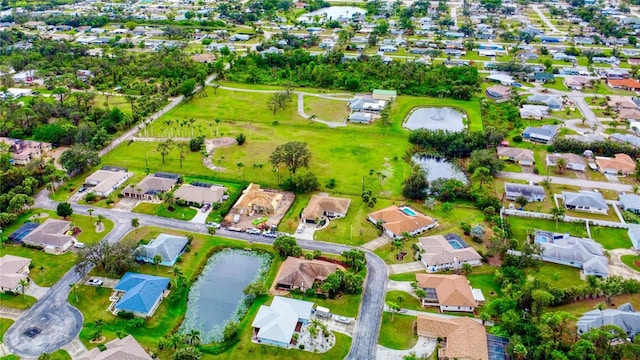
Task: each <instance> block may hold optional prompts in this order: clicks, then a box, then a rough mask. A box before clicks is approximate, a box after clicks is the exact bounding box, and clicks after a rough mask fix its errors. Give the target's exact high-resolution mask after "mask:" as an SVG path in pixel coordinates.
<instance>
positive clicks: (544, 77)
mask: <svg viewBox="0 0 640 360" xmlns="http://www.w3.org/2000/svg"><path fill="white" fill-rule="evenodd" d="M555 80H556V78H555V76H554V75H553V74H551V73H547V72H542V71H538V72H535V73H534V74H533V81H534V82H537V83H543V84H544V83H547V82H554V81H555Z"/></svg>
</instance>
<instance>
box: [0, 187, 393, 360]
mask: <svg viewBox="0 0 640 360" xmlns="http://www.w3.org/2000/svg"><path fill="white" fill-rule="evenodd" d="M35 206H37V207H42V208H48V209H54V208H55V206H56V203H55V202H54V201H52V200H50V199H49V198H48V196H47V191H46V190H45V191H42V192H41V193H39V194H38V195H37V196H36V205H35ZM73 208H74V211H75V212H76V213H80V214H88V212H87V210H88V209H89V208H92V209H93V210H94V212H93V216H98V215H103V216H105V217H106V218H109V219H111V220H113V221H115V223H116V224H115V226H114V230H112V231H111V232H110V233H109V234H108V235H107V236H106V237H105V241H109V242H110V243H113V242H116V241H119V240H120V239H121V238H122V237H123V236H124V235H126V233H127V232H129V231H130V230H132V227H131V219H133V218H138V219H139V221H140V225H141V226H149V225H150V226H159V227H166V228H171V229H177V230H183V231H190V232H198V233H204V234H206V233H207V227H206V225H204V224H194V223H190V222H187V221H180V220H174V219H167V218H160V217H156V216H151V215H146V214H133V213H130V212H118V211H114V210H111V209H103V208H93V207H89V206H85V205H77V204H74V205H73ZM217 235H218V236H222V237H227V238H232V239H236V240H244V241H248V242H257V243H264V244H271V243H273V239H270V238H266V237H263V236H259V235H249V234H246V233H237V232H231V231H228V230H225V229H219V230H218V232H217ZM298 244H299V245H300V246H302V247H303V248H304V249H308V250H316V249H317V250H320V251H322V252H327V253H332V254H340V253H342V252H343V251H345V250H347V249H350V247H348V246H344V245H339V244H332V243H324V242H318V241H310V240H299V241H298ZM366 257H367V278H366V279H365V287H364V293H363V296H362V299H363V300H362V303H361V306H360V311H359V312H358V318H357V320H358V321H357V326H356V329H355V331H354V336H353V341H352V345H351V350H350V352H349V355H348V357H347V358H348V359H354V360H356V359H357V360H359V359H374V358H375V356H376V347H377V343H378V333H379V331H380V321H381V319H382V311H383V307H384V297H385V286H386V279H387V267H386V265H385V263H384V262H383V261H382V260H381V259H380V258H379V257H377V256H376V255H374V254H373V253H371V252H369V251H367V252H366ZM79 280H80V276H79V275H78V274H77V273H76V272H75V267H74V268H72V269H71V270H70V271H69V272H68V273H67V274H65V276H64V277H63V278H62V279H61V280H60V281H59V282H58V283H57V284H56V285H55V286H54V287H53V288H52V289H51V290H50V291H49V292H48V293H47V294H46V295H45V296H44V297H43V298H42V299H41V300H40V301H39V302H38V303H37V304H36V305H35V306H34V307H32V308H31V309H29V310H27V311H26V312H25V313H24V315H23V317H22V318H21V321H20V322H17V323H15V324H14V325H13V326H12V327H11V328H10V329H9V331H8V332H7V333H6V335H5V343H6V344H7V346H8V347H9V349H10V350H11V351H12V352H14V353H15V354H17V355H21V356H38V355H39V354H41V353H43V352H53V351H55V350H57V349H59V348H61V347H62V346H64V345H65V344H68V343H69V342H71V341H72V340H73V339H74V338H75V337H76V336H77V335H78V333H79V332H80V330H81V329H82V324H83V319H82V314H81V313H80V312H79V311H78V310H77V309H76V308H74V307H72V306H71V305H69V304H68V303H67V298H68V295H69V284H71V283H75V282H78V281H79ZM31 327H38V328H39V329H41V330H42V332H41V333H40V334H39V335H36V336H35V337H34V338H29V337H27V336H25V335H23V332H24V331H26V330H27V329H29V328H31Z"/></svg>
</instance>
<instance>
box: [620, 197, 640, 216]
mask: <svg viewBox="0 0 640 360" xmlns="http://www.w3.org/2000/svg"><path fill="white" fill-rule="evenodd" d="M618 200H619V201H620V208H622V210H625V211H630V212H632V213H636V214H639V215H640V195H637V194H622V195H619V196H618Z"/></svg>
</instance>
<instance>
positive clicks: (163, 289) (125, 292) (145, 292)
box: [107, 272, 171, 318]
mask: <svg viewBox="0 0 640 360" xmlns="http://www.w3.org/2000/svg"><path fill="white" fill-rule="evenodd" d="M170 285H171V281H170V280H169V279H168V278H165V277H160V276H154V275H147V274H138V273H133V272H127V273H126V274H124V276H123V277H122V279H120V281H119V282H118V284H117V285H116V286H115V287H114V288H113V290H114V293H113V295H112V296H111V297H110V298H109V299H110V300H112V301H113V302H112V303H111V305H110V306H109V308H108V309H107V311H112V312H113V313H114V314H117V313H118V312H120V311H126V312H130V313H133V315H135V316H137V317H143V318H149V317H151V316H153V313H154V312H155V311H156V309H158V306H160V303H161V302H162V299H163V298H164V297H166V296H167V295H168V293H169V287H170Z"/></svg>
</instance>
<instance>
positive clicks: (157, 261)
mask: <svg viewBox="0 0 640 360" xmlns="http://www.w3.org/2000/svg"><path fill="white" fill-rule="evenodd" d="M161 262H162V255H160V254H156V255H155V256H154V257H153V263H154V264H155V265H156V271H157V270H158V264H160V263H161Z"/></svg>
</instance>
